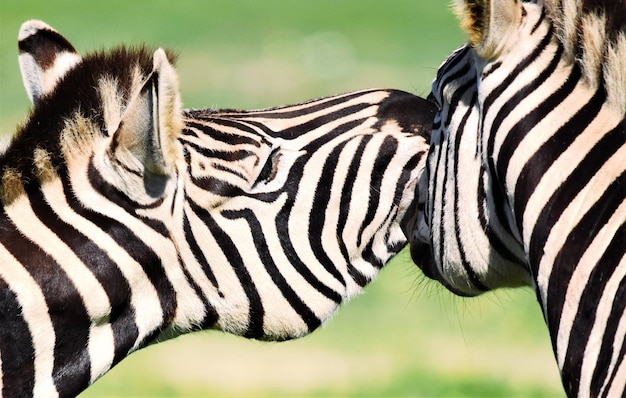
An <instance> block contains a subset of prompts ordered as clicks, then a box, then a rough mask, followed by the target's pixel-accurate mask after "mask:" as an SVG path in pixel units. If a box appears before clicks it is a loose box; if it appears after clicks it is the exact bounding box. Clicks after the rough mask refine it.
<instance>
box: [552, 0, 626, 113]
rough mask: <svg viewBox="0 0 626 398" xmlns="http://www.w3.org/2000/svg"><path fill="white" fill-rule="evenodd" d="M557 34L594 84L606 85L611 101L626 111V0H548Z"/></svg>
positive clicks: (568, 54)
mask: <svg viewBox="0 0 626 398" xmlns="http://www.w3.org/2000/svg"><path fill="white" fill-rule="evenodd" d="M546 9H547V12H548V15H549V16H550V18H551V19H552V21H553V23H554V26H555V28H556V32H557V36H558V38H559V40H560V42H561V44H562V45H563V47H564V49H565V55H566V57H568V58H569V59H570V60H571V61H572V62H574V61H575V62H578V63H579V65H580V66H581V69H582V72H583V76H584V78H585V79H586V80H587V81H588V83H589V84H590V85H591V86H592V87H600V86H601V85H604V87H605V89H606V91H607V95H608V99H609V102H610V103H611V104H613V105H614V106H615V107H616V108H617V109H619V110H622V111H626V2H625V1H623V0H546Z"/></svg>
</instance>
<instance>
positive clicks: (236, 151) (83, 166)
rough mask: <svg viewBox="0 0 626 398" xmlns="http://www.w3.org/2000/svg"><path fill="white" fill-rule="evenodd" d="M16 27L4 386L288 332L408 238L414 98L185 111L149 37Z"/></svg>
mask: <svg viewBox="0 0 626 398" xmlns="http://www.w3.org/2000/svg"><path fill="white" fill-rule="evenodd" d="M19 40H20V43H19V49H20V66H21V69H22V76H23V80H24V83H25V86H26V90H27V92H28V94H29V97H30V98H31V100H32V102H33V104H34V108H33V111H32V112H31V114H30V116H29V118H28V119H27V121H26V122H25V123H24V124H23V125H22V126H21V127H20V128H19V129H18V132H17V134H16V135H15V136H14V137H13V139H12V142H11V143H10V144H9V146H8V148H7V149H6V151H5V152H4V153H3V154H2V156H0V171H1V176H2V178H1V185H0V188H1V191H0V193H1V194H2V205H3V208H4V213H3V215H2V217H3V218H1V219H0V226H1V230H2V233H0V258H2V262H3V264H5V263H6V265H3V267H0V287H2V288H3V289H5V287H6V289H5V290H7V291H8V292H10V294H9V293H7V294H5V295H4V297H10V300H12V301H11V303H9V304H7V305H5V306H4V307H3V308H9V307H10V308H17V309H20V308H22V309H23V310H16V311H15V314H14V315H13V316H14V318H15V319H14V320H11V322H12V323H7V324H6V325H9V324H10V325H14V326H13V327H9V326H6V325H5V324H3V325H2V328H0V333H5V334H7V336H8V337H7V339H0V351H2V352H3V354H4V351H3V350H5V349H11V350H13V351H11V352H23V354H20V355H23V358H22V359H23V360H22V363H26V364H29V367H26V369H27V370H28V369H30V370H32V372H30V373H29V372H28V371H25V370H24V369H23V368H24V367H22V368H14V367H12V366H13V364H9V363H6V362H5V361H3V363H2V368H3V369H2V371H3V373H0V377H1V378H2V379H1V381H2V382H3V383H4V384H3V388H4V390H3V392H4V393H6V394H7V395H11V393H10V392H11V391H14V390H12V389H11V388H17V389H18V390H19V388H20V387H21V386H23V385H33V383H34V391H35V392H39V393H41V395H45V396H52V395H54V392H58V393H59V394H60V395H63V396H65V395H71V394H74V393H76V392H77V391H80V390H81V389H83V388H85V387H86V386H87V385H88V384H89V383H91V382H93V381H94V380H95V379H97V378H98V377H99V376H100V375H102V374H103V373H104V372H106V371H107V370H108V369H109V368H110V367H111V366H113V365H114V364H115V363H117V362H118V361H120V360H121V359H123V358H124V357H125V356H126V355H128V353H130V352H132V351H133V350H136V349H138V348H141V347H143V346H145V345H146V344H149V343H153V342H156V341H159V340H161V339H166V338H170V337H173V336H176V335H178V334H181V333H185V332H187V331H193V330H198V329H220V330H224V331H227V332H231V333H234V334H238V335H243V336H246V337H250V338H257V339H266V340H284V339H289V338H295V337H299V336H302V335H305V334H307V333H309V332H311V331H312V330H314V329H315V328H317V327H318V326H320V324H322V323H323V322H324V321H325V320H327V319H328V318H329V317H330V316H331V315H332V314H334V313H335V311H336V310H337V308H338V306H339V305H340V304H341V303H342V302H344V301H345V300H347V299H348V298H350V297H352V296H353V295H355V294H357V293H359V292H360V291H361V289H362V287H363V286H364V285H365V284H367V283H368V282H369V281H370V280H372V279H373V278H374V277H375V276H376V274H377V273H378V271H379V270H380V268H381V267H382V266H383V265H384V264H385V263H386V262H387V261H388V260H389V258H390V257H391V256H392V255H394V254H396V253H397V252H398V251H399V250H400V249H401V248H402V246H403V245H404V244H405V243H406V238H405V236H404V233H403V228H404V229H406V226H407V225H409V224H410V220H411V219H412V218H413V213H412V209H413V208H414V206H413V201H414V199H415V190H416V183H417V177H418V175H419V173H420V172H421V171H422V170H423V168H424V162H425V158H426V156H425V154H426V151H427V149H428V143H427V140H428V137H429V134H430V126H431V125H432V117H433V114H434V106H433V105H432V104H430V103H428V102H426V101H425V100H422V99H420V98H418V97H415V96H413V95H411V94H408V93H404V92H400V91H394V90H363V91H358V92H353V93H347V94H343V95H336V96H332V97H327V98H322V99H318V100H312V101H308V102H305V103H302V104H297V105H293V106H286V107H278V108H272V109H266V110H257V111H236V110H207V109H203V110H183V109H181V105H180V104H181V103H180V98H179V97H180V96H179V90H178V78H177V75H176V72H175V70H174V67H173V66H172V64H171V63H170V60H171V59H172V57H171V56H170V55H168V54H167V53H166V52H165V51H163V50H161V49H158V50H156V51H148V50H147V49H145V48H143V47H139V48H134V49H133V48H130V49H129V48H126V47H119V48H116V49H113V50H111V51H102V52H96V53H93V54H87V55H85V56H80V55H78V53H77V52H76V51H75V49H74V47H73V46H72V45H71V44H70V43H69V42H68V41H67V40H66V39H65V38H63V37H62V36H61V35H60V34H59V33H58V32H56V31H55V30H54V29H52V28H51V27H49V26H48V25H46V24H44V23H43V22H40V21H29V22H26V23H25V24H24V25H23V26H22V29H21V31H20V35H19ZM67 308H71V309H72V310H71V311H69V310H67ZM19 325H22V326H21V327H22V330H20V327H18V326H19ZM24 325H27V326H24ZM31 325H32V326H31ZM0 336H4V335H2V334H0ZM15 336H20V338H21V340H20V342H21V344H19V347H17V346H15V347H14V346H12V347H8V348H7V347H5V345H3V341H13V340H19V339H18V338H17V337H15ZM21 336H30V340H28V339H25V338H24V337H21ZM68 336H72V337H71V338H69V337H68ZM12 339H13V340H12ZM16 355H17V354H16ZM3 357H4V355H3ZM32 361H34V363H32ZM77 361H79V363H77ZM15 363H19V361H17V360H16V362H15ZM16 366H17V365H16ZM31 373H32V374H31ZM12 375H15V377H13V378H12ZM35 376H36V377H35ZM12 379H15V380H16V381H15V383H13V382H12ZM33 380H34V381H33ZM18 390H15V391H18Z"/></svg>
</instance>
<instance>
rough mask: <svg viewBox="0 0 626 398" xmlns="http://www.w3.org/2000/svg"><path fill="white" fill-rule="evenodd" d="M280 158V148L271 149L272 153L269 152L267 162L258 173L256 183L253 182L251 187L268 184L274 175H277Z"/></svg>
mask: <svg viewBox="0 0 626 398" xmlns="http://www.w3.org/2000/svg"><path fill="white" fill-rule="evenodd" d="M280 158H281V153H280V147H276V148H274V149H272V152H270V154H269V156H268V157H267V161H266V162H265V164H264V165H263V168H262V169H261V171H260V172H259V175H258V176H257V178H256V181H254V184H253V186H254V185H257V184H259V183H261V182H265V183H267V182H270V181H271V180H273V179H274V178H275V177H276V174H277V173H278V164H279V163H280Z"/></svg>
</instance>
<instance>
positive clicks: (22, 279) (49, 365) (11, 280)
mask: <svg viewBox="0 0 626 398" xmlns="http://www.w3.org/2000/svg"><path fill="white" fill-rule="evenodd" d="M0 258H2V259H3V262H2V267H0V277H1V278H2V279H3V280H5V281H6V282H7V283H8V285H9V288H10V289H11V291H13V293H14V294H15V295H16V296H17V301H18V302H19V304H20V306H21V308H22V314H23V316H24V320H25V321H26V323H27V324H28V327H29V329H30V330H31V331H32V339H33V348H34V350H35V361H34V362H35V363H34V365H35V386H34V389H33V393H34V395H35V396H40V397H58V392H57V390H56V387H55V384H54V380H53V379H52V370H53V369H54V356H53V353H54V344H55V333H54V327H53V325H52V320H51V319H50V314H48V307H47V305H46V299H45V297H44V295H43V292H42V291H41V288H40V287H39V285H38V284H37V282H36V281H35V280H34V279H33V277H32V276H31V275H30V273H29V272H28V271H27V270H26V269H24V267H23V266H22V264H20V263H19V262H18V261H17V260H16V259H15V258H14V257H13V255H11V253H10V252H9V251H8V250H7V249H6V248H5V247H4V246H2V245H0Z"/></svg>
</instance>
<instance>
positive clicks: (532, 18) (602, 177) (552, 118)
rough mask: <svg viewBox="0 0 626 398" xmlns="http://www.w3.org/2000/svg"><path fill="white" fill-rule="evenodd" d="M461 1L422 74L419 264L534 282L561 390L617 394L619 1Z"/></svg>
mask: <svg viewBox="0 0 626 398" xmlns="http://www.w3.org/2000/svg"><path fill="white" fill-rule="evenodd" d="M457 4H458V14H459V16H460V19H461V21H462V25H463V27H464V28H465V29H466V30H467V32H468V34H469V37H470V40H469V43H468V44H467V45H465V46H463V47H462V48H460V49H459V50H457V51H455V52H454V53H453V54H452V55H450V56H449V57H448V59H446V60H445V61H444V63H443V64H442V66H441V67H440V68H439V71H438V73H437V77H436V79H435V81H434V83H433V86H432V94H431V95H432V98H433V99H434V100H435V102H437V104H438V105H439V108H440V111H439V114H438V115H437V116H436V117H435V121H434V128H433V133H432V137H431V149H430V151H429V154H428V160H427V172H426V173H424V177H423V181H422V182H421V183H420V186H421V187H422V188H421V193H423V194H420V197H424V198H427V203H426V205H425V206H423V209H424V211H422V214H418V220H419V221H420V222H421V227H418V228H417V229H416V230H417V232H416V233H415V235H416V236H415V237H414V238H413V240H414V241H415V242H424V244H429V243H431V242H432V253H431V254H432V256H427V260H426V261H424V262H422V264H421V265H422V267H423V269H424V272H425V273H426V274H427V275H429V276H431V277H433V278H435V279H437V280H439V281H441V282H442V283H443V284H444V285H446V286H447V287H449V288H450V290H452V291H454V292H456V293H459V294H462V295H476V294H480V293H481V292H483V291H485V290H490V289H494V288H498V287H505V286H519V285H530V286H533V287H534V288H535V289H536V293H537V297H538V299H539V302H540V304H541V305H542V309H543V312H544V316H545V319H546V322H547V325H548V328H549V330H550V336H551V338H552V343H553V347H554V348H555V354H556V358H557V362H558V364H559V367H560V370H561V374H562V379H563V383H564V386H565V389H566V392H567V393H568V395H570V396H576V395H579V394H580V395H581V396H623V394H624V386H625V385H626V360H625V356H626V348H625V347H626V344H625V339H626V337H625V335H626V333H625V331H624V330H625V329H624V314H625V311H626V301H625V300H624V280H625V279H624V278H625V275H626V256H625V255H624V250H625V248H626V232H625V227H624V226H625V225H626V190H625V189H624V187H625V186H626V162H624V159H626V140H625V137H626V120H625V118H624V115H625V113H626V73H625V71H626V3H625V2H623V1H612V0H582V1H581V0H545V1H518V0H478V1H458V2H457ZM426 194H427V195H426ZM413 247H414V248H415V249H416V250H417V251H418V253H417V254H416V256H415V257H416V258H417V260H416V261H419V255H420V254H421V253H422V251H423V249H424V247H423V246H421V245H420V244H419V243H413ZM418 263H419V262H418Z"/></svg>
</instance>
